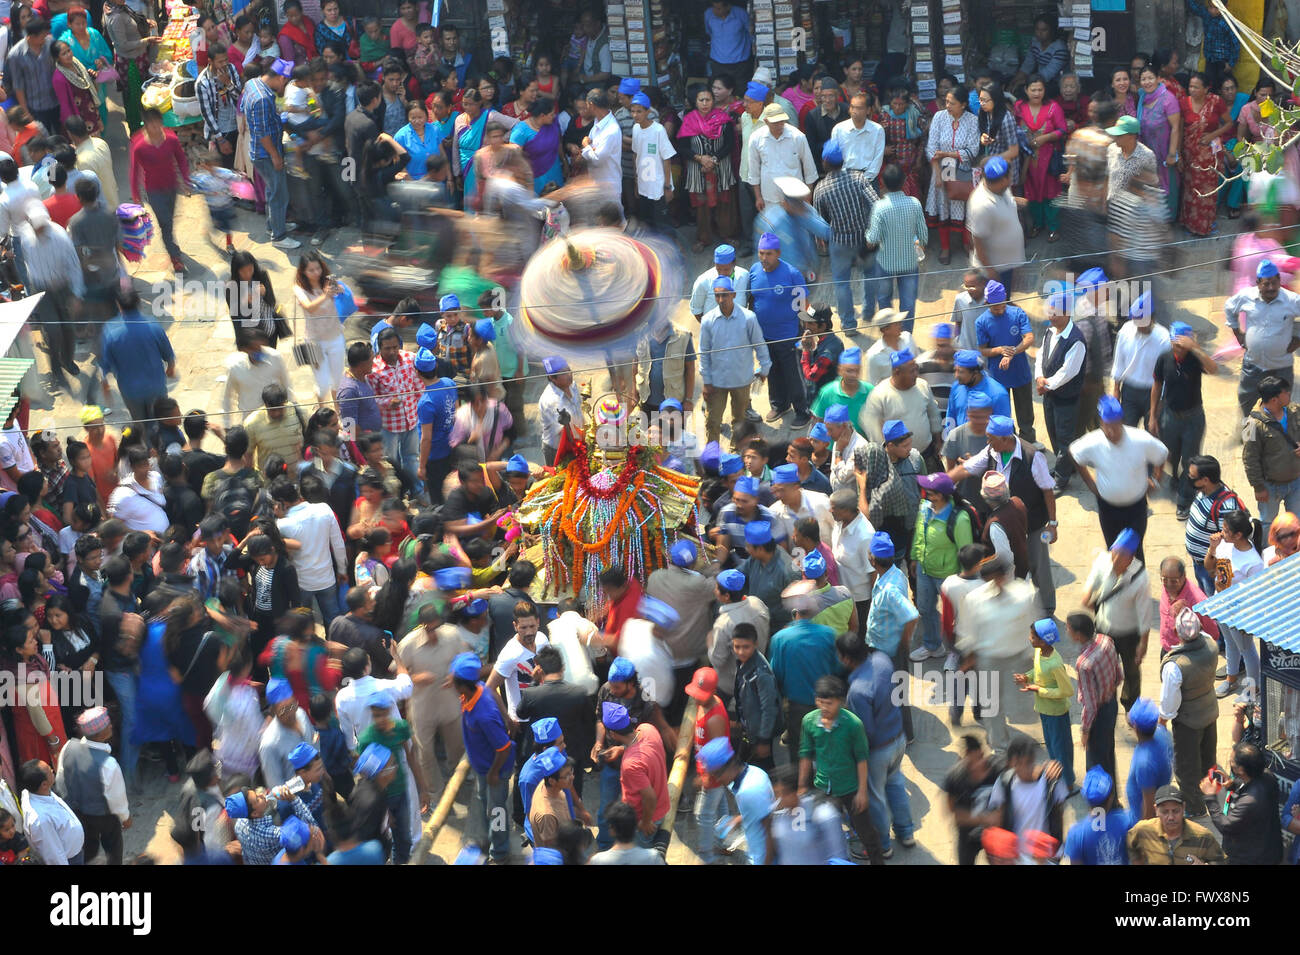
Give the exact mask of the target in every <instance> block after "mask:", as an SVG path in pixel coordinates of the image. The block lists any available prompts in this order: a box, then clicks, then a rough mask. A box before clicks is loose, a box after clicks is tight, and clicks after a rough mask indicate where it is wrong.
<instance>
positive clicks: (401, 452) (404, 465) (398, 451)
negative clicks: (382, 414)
mask: <svg viewBox="0 0 1300 955" xmlns="http://www.w3.org/2000/svg"><path fill="white" fill-rule="evenodd" d="M382 437H383V441H384V456H385V457H386V458H388V460H390V461H392V462H393V463H394V464H396V465H397V466H398V467H399V468H401V469H402V470H403V471H405V472H406V473H407V474H409V475H411V477H413V478H414V477H415V474H416V472H418V471H419V470H420V426H419V425H416V426H415V427H414V428H412V429H411V430H409V431H398V432H395V431H385V432H383V434H382ZM423 492H424V482H422V481H420V480H419V479H416V482H415V493H416V494H421V493H423Z"/></svg>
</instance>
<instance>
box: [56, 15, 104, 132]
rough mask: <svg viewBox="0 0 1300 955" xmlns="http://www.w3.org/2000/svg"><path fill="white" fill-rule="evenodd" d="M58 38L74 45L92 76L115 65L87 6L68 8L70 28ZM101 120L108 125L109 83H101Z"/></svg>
mask: <svg viewBox="0 0 1300 955" xmlns="http://www.w3.org/2000/svg"><path fill="white" fill-rule="evenodd" d="M58 39H60V40H62V41H63V42H64V43H66V44H68V46H70V47H72V55H73V56H75V57H76V58H77V61H78V62H79V63H80V64H81V65H82V66H84V67H85V68H86V70H87V72H89V73H90V75H91V76H92V77H93V76H94V75H95V74H96V73H98V72H99V71H100V70H102V69H104V68H105V67H109V66H112V65H113V51H112V50H110V49H109V48H108V42H107V41H106V40H105V39H104V35H103V34H102V33H100V32H99V31H98V30H96V29H95V28H94V27H92V26H90V25H89V23H88V22H87V19H86V8H85V7H81V6H75V7H72V8H71V9H69V10H68V28H67V29H66V30H64V31H63V35H62V36H60V37H58ZM99 121H100V123H101V124H103V125H105V126H106V125H108V84H107V83H100V84H99Z"/></svg>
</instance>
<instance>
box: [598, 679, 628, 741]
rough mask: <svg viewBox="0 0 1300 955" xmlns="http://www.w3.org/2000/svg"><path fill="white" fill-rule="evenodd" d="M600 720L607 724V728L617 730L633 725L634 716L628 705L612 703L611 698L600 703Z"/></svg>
mask: <svg viewBox="0 0 1300 955" xmlns="http://www.w3.org/2000/svg"><path fill="white" fill-rule="evenodd" d="M611 679H613V677H612V676H611ZM600 721H601V722H602V723H604V724H605V729H607V730H614V731H615V732H618V731H621V730H625V729H627V728H628V727H629V726H631V725H632V717H631V716H630V715H629V714H628V712H627V707H626V706H624V705H623V704H622V703H611V702H610V701H609V700H606V701H605V702H603V703H601V704H600Z"/></svg>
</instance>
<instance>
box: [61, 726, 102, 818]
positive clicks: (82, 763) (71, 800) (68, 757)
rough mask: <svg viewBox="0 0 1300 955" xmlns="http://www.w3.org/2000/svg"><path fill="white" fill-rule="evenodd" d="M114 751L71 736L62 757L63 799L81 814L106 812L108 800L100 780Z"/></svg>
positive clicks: (99, 814) (89, 814)
mask: <svg viewBox="0 0 1300 955" xmlns="http://www.w3.org/2000/svg"><path fill="white" fill-rule="evenodd" d="M112 758H113V756H112V754H111V753H105V752H104V751H103V750H100V749H94V748H93V747H91V746H89V745H87V744H86V743H85V742H84V741H81V740H70V741H69V742H68V745H67V746H65V747H63V752H62V753H60V754H59V759H60V760H62V762H63V791H62V792H60V793H59V795H60V796H62V797H63V801H64V802H66V803H67V804H68V806H69V807H71V809H72V811H73V812H75V813H76V814H77V815H78V816H107V815H108V800H107V799H105V798H104V784H103V782H102V781H101V780H102V775H101V771H102V770H103V767H104V764H105V763H106V762H108V761H109V760H110V759H112Z"/></svg>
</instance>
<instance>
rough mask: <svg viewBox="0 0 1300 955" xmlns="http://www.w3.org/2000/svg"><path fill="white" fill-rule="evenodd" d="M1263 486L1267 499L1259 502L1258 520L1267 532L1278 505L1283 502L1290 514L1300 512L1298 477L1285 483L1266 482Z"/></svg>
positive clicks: (1275, 515) (1299, 484)
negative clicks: (1265, 489)
mask: <svg viewBox="0 0 1300 955" xmlns="http://www.w3.org/2000/svg"><path fill="white" fill-rule="evenodd" d="M1264 487H1266V488H1267V489H1268V500H1267V501H1260V502H1259V520H1260V523H1261V524H1263V525H1264V533H1265V534H1267V533H1268V529H1269V527H1271V526H1272V524H1273V518H1275V517H1277V512H1278V509H1279V507H1280V506H1281V505H1282V504H1283V503H1285V504H1286V508H1285V510H1288V511H1290V512H1291V513H1292V514H1300V478H1296V479H1295V480H1294V481H1290V482H1288V483H1286V484H1268V483H1265V485H1264Z"/></svg>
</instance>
